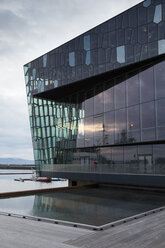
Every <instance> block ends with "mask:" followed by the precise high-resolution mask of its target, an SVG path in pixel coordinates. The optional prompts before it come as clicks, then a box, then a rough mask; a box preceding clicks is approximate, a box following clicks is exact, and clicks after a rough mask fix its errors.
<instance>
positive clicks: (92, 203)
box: [0, 186, 165, 225]
mask: <svg viewBox="0 0 165 248" xmlns="http://www.w3.org/2000/svg"><path fill="white" fill-rule="evenodd" d="M164 196H165V194H164V193H157V192H151V191H140V190H131V189H119V188H110V187H104V186H101V187H99V188H81V189H80V188H79V189H72V190H69V189H66V190H65V191H62V192H55V193H49V194H48V193H47V194H42V195H35V196H26V197H17V198H9V199H1V200H0V211H4V212H12V213H17V214H24V215H32V216H38V217H46V218H51V219H58V220H65V221H71V222H78V223H84V224H90V225H103V224H106V223H110V222H112V221H116V220H119V219H122V218H126V217H129V216H133V215H136V214H139V213H142V212H145V211H148V210H151V209H154V208H158V207H161V206H164V205H165V197H164Z"/></svg>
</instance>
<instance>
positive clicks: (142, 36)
mask: <svg viewBox="0 0 165 248" xmlns="http://www.w3.org/2000/svg"><path fill="white" fill-rule="evenodd" d="M147 41H148V27H147V26H146V25H144V26H140V27H139V43H142V44H143V43H147Z"/></svg>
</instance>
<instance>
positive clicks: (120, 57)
mask: <svg viewBox="0 0 165 248" xmlns="http://www.w3.org/2000/svg"><path fill="white" fill-rule="evenodd" d="M117 62H119V63H125V46H119V47H117Z"/></svg>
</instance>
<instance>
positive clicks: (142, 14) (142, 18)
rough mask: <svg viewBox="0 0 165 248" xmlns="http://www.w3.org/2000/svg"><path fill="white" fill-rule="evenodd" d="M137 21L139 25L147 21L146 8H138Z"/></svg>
mask: <svg viewBox="0 0 165 248" xmlns="http://www.w3.org/2000/svg"><path fill="white" fill-rule="evenodd" d="M138 23H139V25H143V24H145V23H147V8H143V7H140V8H138Z"/></svg>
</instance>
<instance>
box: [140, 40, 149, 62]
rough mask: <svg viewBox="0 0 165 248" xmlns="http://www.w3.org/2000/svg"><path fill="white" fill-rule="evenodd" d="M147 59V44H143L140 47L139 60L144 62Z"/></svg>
mask: <svg viewBox="0 0 165 248" xmlns="http://www.w3.org/2000/svg"><path fill="white" fill-rule="evenodd" d="M147 58H148V44H143V45H142V47H141V54H140V59H141V60H144V59H147Z"/></svg>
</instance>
